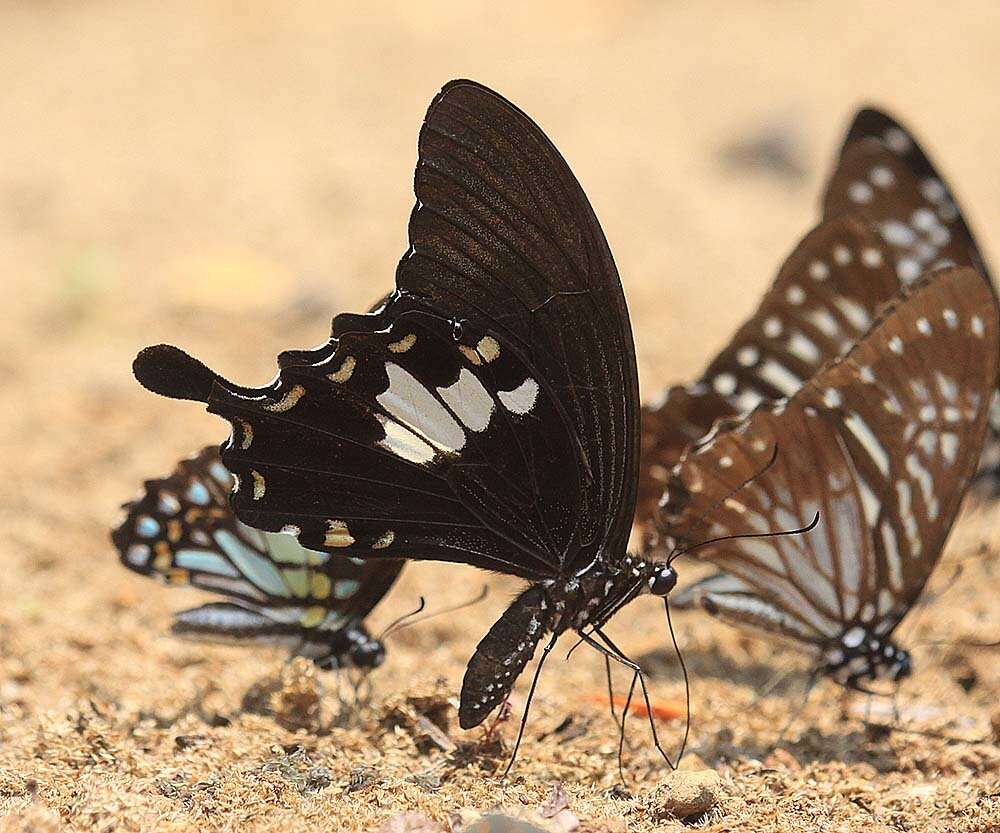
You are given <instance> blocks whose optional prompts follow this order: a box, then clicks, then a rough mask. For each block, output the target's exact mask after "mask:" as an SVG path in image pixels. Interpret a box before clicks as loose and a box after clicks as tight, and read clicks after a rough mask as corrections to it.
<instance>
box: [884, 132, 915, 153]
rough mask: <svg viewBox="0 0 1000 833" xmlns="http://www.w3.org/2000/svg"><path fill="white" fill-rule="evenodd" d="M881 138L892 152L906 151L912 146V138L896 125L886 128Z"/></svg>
mask: <svg viewBox="0 0 1000 833" xmlns="http://www.w3.org/2000/svg"><path fill="white" fill-rule="evenodd" d="M882 139H883V141H884V142H885V144H886V147H888V148H889V150H891V151H892V152H893V153H907V152H908V151H909V150H910V148H911V147H913V140H912V139H910V137H909V136H907V135H906V133H905V132H903V130H901V129H900V128H898V127H889V128H887V129H886V131H885V133H883V134H882Z"/></svg>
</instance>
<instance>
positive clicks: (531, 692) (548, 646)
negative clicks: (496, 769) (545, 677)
mask: <svg viewBox="0 0 1000 833" xmlns="http://www.w3.org/2000/svg"><path fill="white" fill-rule="evenodd" d="M558 639H559V634H555V633H554V634H552V638H551V639H550V640H549V641H548V643H547V644H546V646H545V648H544V649H543V650H542V656H541V657H540V658H539V660H538V666H537V667H536V668H535V675H534V676H533V677H532V678H531V688H529V689H528V700H527V702H525V704H524V714H522V715H521V726H520V728H518V730H517V740H516V741H514V751H513V752H511V755H510V760H509V761H508V762H507V768H506V769H505V770H504V771H503V775H501V776H500V778H501V780H503V779H504V778H506V777H507V776H508V775H510V770H511V767H513V766H514V760H515V759H516V758H517V750H518V749H519V748H520V746H521V738H523V737H524V727H525V726H527V725H528V712H529V711H530V710H531V701H532V699H533V698H534V696H535V686H537V685H538V677H539V675H540V674H541V673H542V666H543V665H545V660H546V659H548V656H549V653H550V652H551V651H552V649H553V648H555V646H556V641H557V640H558Z"/></svg>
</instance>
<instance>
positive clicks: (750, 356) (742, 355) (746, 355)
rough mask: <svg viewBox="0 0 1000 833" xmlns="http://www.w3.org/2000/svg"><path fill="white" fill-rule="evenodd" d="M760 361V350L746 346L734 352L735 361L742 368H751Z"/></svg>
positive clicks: (750, 345) (749, 345)
mask: <svg viewBox="0 0 1000 833" xmlns="http://www.w3.org/2000/svg"><path fill="white" fill-rule="evenodd" d="M759 359H760V350H758V349H757V348H756V347H754V346H753V345H752V344H747V345H744V346H743V347H741V348H740V349H739V350H737V351H736V361H738V362H739V363H740V364H741V365H743V366H744V367H753V366H754V365H755V364H757V362H758V361H759Z"/></svg>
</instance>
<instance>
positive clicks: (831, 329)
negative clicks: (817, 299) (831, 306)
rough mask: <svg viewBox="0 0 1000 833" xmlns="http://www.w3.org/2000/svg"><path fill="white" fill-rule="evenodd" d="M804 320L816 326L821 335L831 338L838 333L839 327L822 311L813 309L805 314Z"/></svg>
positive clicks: (826, 312)
mask: <svg viewBox="0 0 1000 833" xmlns="http://www.w3.org/2000/svg"><path fill="white" fill-rule="evenodd" d="M806 318H807V319H808V320H809V321H810V322H811V323H812V324H814V325H815V326H816V329H818V330H819V331H820V332H821V333H823V335H825V336H829V337H830V338H833V337H834V336H836V335H837V333H839V332H840V326H839V325H838V324H837V319H835V318H834V317H833V316H832V315H830V313H829V312H828V311H827V310H825V309H823V308H822V307H821V308H819V309H814V310H812V311H810V312H808V313H807V314H806Z"/></svg>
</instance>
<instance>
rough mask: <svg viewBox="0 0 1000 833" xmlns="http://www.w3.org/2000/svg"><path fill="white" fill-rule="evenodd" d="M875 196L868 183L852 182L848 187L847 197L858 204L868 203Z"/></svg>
mask: <svg viewBox="0 0 1000 833" xmlns="http://www.w3.org/2000/svg"><path fill="white" fill-rule="evenodd" d="M873 195H874V193H873V191H872V187H871V185H869V184H868V183H867V182H852V183H851V184H850V185H848V186H847V196H848V197H850V198H851V200H852V201H853V202H856V203H861V204H864V203H868V202H871V201H872V196H873Z"/></svg>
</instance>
